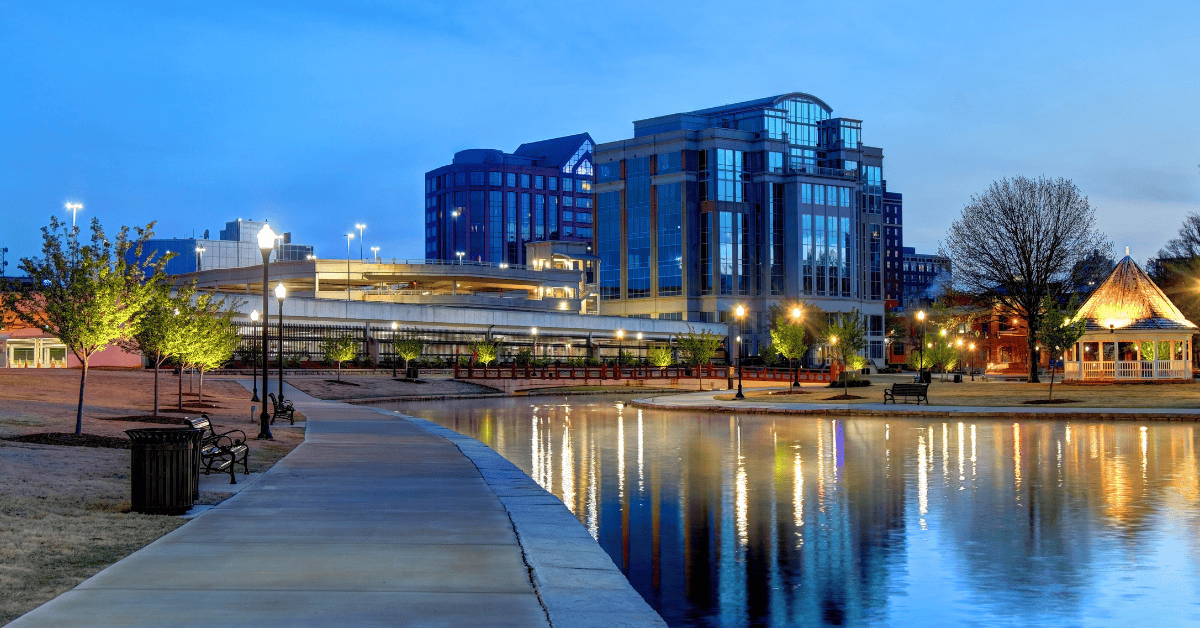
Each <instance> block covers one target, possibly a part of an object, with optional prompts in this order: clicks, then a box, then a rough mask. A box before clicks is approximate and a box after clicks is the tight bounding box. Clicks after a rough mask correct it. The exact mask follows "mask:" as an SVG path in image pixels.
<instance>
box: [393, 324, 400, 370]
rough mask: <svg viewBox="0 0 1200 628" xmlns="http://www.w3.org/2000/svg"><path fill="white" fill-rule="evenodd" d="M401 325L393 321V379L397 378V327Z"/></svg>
mask: <svg viewBox="0 0 1200 628" xmlns="http://www.w3.org/2000/svg"><path fill="white" fill-rule="evenodd" d="M397 327H399V325H397V324H396V321H392V379H396V328H397Z"/></svg>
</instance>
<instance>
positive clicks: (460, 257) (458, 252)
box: [454, 251, 466, 266]
mask: <svg viewBox="0 0 1200 628" xmlns="http://www.w3.org/2000/svg"><path fill="white" fill-rule="evenodd" d="M454 254H455V255H457V256H458V265H459V266H462V258H463V255H466V253H464V252H462V251H456V252H455V253H454Z"/></svg>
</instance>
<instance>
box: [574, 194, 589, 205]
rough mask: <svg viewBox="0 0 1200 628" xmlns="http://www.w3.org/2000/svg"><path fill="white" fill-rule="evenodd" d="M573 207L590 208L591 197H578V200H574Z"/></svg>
mask: <svg viewBox="0 0 1200 628" xmlns="http://www.w3.org/2000/svg"><path fill="white" fill-rule="evenodd" d="M575 206H576V207H591V206H592V199H591V197H588V196H580V197H579V198H576V199H575Z"/></svg>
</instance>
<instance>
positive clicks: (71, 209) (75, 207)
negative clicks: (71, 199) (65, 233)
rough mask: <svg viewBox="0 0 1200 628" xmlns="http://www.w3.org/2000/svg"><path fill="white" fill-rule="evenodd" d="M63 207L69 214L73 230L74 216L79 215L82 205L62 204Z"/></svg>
mask: <svg viewBox="0 0 1200 628" xmlns="http://www.w3.org/2000/svg"><path fill="white" fill-rule="evenodd" d="M63 207H65V208H66V210H67V211H69V212H71V228H72V229H74V228H75V214H77V213H79V210H81V209H83V203H65V204H63Z"/></svg>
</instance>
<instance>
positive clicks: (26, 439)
mask: <svg viewBox="0 0 1200 628" xmlns="http://www.w3.org/2000/svg"><path fill="white" fill-rule="evenodd" d="M3 440H7V441H12V442H14V443H34V444H38V445H65V446H68V447H103V448H106V449H129V439H128V438H118V437H116V436H96V435H95V434H74V433H68V432H45V433H42V434H25V435H24V436H12V437H9V438H5V439H3Z"/></svg>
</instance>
